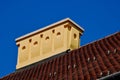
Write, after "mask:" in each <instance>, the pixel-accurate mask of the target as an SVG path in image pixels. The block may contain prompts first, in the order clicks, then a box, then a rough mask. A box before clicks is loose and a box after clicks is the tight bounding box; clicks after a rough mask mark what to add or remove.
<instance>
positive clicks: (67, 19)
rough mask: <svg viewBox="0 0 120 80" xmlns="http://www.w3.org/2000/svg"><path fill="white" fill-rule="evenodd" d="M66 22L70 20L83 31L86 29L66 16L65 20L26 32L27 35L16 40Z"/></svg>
mask: <svg viewBox="0 0 120 80" xmlns="http://www.w3.org/2000/svg"><path fill="white" fill-rule="evenodd" d="M64 22H70V23H72V24H73V25H75V26H76V27H77V28H78V29H79V30H81V31H82V32H83V31H84V29H83V28H82V27H81V26H79V25H78V24H77V23H75V22H74V21H73V20H71V19H70V18H65V19H63V20H61V21H58V22H56V23H53V24H51V25H48V26H46V27H44V28H42V29H38V30H36V31H33V32H31V33H28V34H26V35H23V36H21V37H19V38H16V39H15V41H19V40H21V39H24V38H26V37H29V36H31V35H34V34H37V33H39V32H42V31H43V30H46V29H50V28H52V27H55V26H56V25H59V24H62V23H64Z"/></svg>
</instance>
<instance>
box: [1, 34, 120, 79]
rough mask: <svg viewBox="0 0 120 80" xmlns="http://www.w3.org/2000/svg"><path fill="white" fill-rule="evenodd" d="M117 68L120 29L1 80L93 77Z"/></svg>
mask: <svg viewBox="0 0 120 80" xmlns="http://www.w3.org/2000/svg"><path fill="white" fill-rule="evenodd" d="M119 71H120V32H117V33H115V34H113V35H110V36H108V37H105V38H103V39H100V40H98V41H95V42H93V43H90V44H87V45H85V46H82V47H81V48H79V49H76V50H73V51H70V52H69V53H67V54H65V55H61V56H58V57H57V58H54V59H51V60H49V61H47V62H44V63H42V64H37V65H34V66H32V67H29V68H25V69H22V70H19V71H17V72H14V73H11V74H10V75H8V76H5V77H3V78H2V80H96V79H100V78H102V77H105V76H108V75H111V74H114V73H116V72H119Z"/></svg>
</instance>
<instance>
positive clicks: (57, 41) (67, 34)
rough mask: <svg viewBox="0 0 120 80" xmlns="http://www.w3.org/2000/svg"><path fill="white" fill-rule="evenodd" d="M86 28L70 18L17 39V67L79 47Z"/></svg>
mask: <svg viewBox="0 0 120 80" xmlns="http://www.w3.org/2000/svg"><path fill="white" fill-rule="evenodd" d="M83 31H84V29H83V28H81V27H80V26H79V25H78V24H76V23H75V22H74V21H72V20H71V19H69V18H66V19H63V20H61V21H59V22H56V23H54V24H51V25H49V26H47V27H45V28H43V29H39V30H36V31H34V32H31V33H29V34H26V35H24V36H22V37H19V38H17V39H16V44H17V46H18V61H17V66H16V69H19V68H22V67H25V66H27V65H30V64H32V63H35V62H38V61H40V60H43V59H46V58H48V57H51V56H53V55H56V54H58V53H60V52H63V51H66V50H68V49H71V50H73V49H77V48H79V44H80V36H81V35H82V33H83Z"/></svg>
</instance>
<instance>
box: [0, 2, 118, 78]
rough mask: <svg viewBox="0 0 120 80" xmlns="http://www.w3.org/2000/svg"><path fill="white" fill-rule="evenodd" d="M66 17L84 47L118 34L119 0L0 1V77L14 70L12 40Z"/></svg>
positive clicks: (14, 47) (13, 41)
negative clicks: (79, 30)
mask: <svg viewBox="0 0 120 80" xmlns="http://www.w3.org/2000/svg"><path fill="white" fill-rule="evenodd" d="M67 17H69V18H71V19H72V20H74V21H75V22H76V23H78V24H79V25H80V26H81V27H83V28H84V29H85V32H84V34H83V36H82V38H81V39H82V40H81V45H85V44H87V43H89V42H92V41H95V40H98V39H100V38H103V37H105V36H107V35H109V34H112V33H115V32H117V31H120V0H0V77H2V76H5V75H7V74H10V73H11V72H13V71H15V66H16V61H17V47H16V44H15V38H17V37H20V36H22V35H24V34H26V33H29V32H31V31H34V30H37V29H39V28H41V27H44V26H47V25H49V24H51V23H54V22H56V21H59V20H61V19H64V18H67Z"/></svg>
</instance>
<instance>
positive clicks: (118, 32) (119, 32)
mask: <svg viewBox="0 0 120 80" xmlns="http://www.w3.org/2000/svg"><path fill="white" fill-rule="evenodd" d="M116 34H120V31H117V32H115V33H113V34H109V35H107V36H104V37H103V38H100V39H97V40H94V41H92V42H90V43H87V44H85V45H83V46H81V47H80V48H82V47H85V46H87V45H90V44H93V43H95V42H98V41H100V40H103V39H106V38H109V37H112V36H114V35H116Z"/></svg>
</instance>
